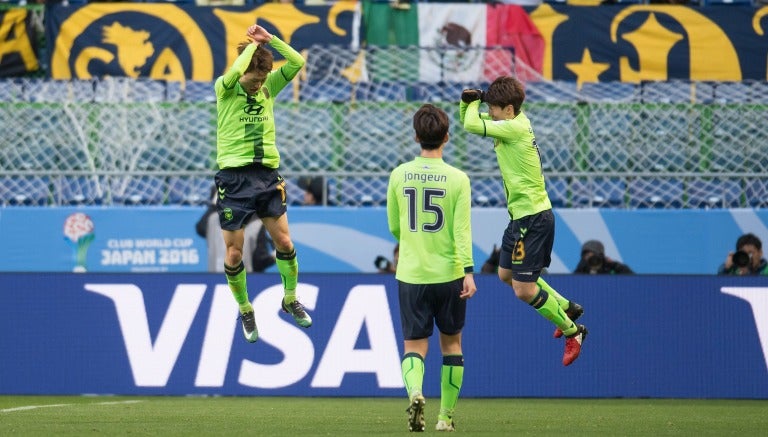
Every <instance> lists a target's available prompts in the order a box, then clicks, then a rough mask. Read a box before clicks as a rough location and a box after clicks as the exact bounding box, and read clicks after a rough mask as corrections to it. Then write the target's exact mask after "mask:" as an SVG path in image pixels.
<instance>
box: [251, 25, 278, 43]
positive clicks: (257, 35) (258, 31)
mask: <svg viewBox="0 0 768 437" xmlns="http://www.w3.org/2000/svg"><path fill="white" fill-rule="evenodd" d="M246 35H247V36H248V38H250V39H252V40H253V41H254V42H256V43H259V44H267V43H269V42H270V41H271V40H272V34H271V33H269V32H267V30H266V29H264V28H263V27H261V26H259V25H258V24H253V25H251V26H250V27H248V31H247V32H246Z"/></svg>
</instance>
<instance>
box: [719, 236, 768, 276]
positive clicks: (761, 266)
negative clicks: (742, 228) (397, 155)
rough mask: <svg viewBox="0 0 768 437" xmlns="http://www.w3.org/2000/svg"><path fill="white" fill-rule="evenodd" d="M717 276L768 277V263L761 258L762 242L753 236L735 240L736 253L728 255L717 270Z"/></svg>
mask: <svg viewBox="0 0 768 437" xmlns="http://www.w3.org/2000/svg"><path fill="white" fill-rule="evenodd" d="M717 274H718V275H737V276H743V275H768V261H766V259H765V258H763V242H762V241H760V239H759V238H757V236H756V235H755V234H752V233H749V234H744V235H742V236H741V237H739V239H738V240H736V252H730V253H728V256H727V257H726V258H725V262H724V263H723V264H722V265H720V268H718V269H717Z"/></svg>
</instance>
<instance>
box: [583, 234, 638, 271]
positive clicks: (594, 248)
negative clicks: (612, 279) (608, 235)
mask: <svg viewBox="0 0 768 437" xmlns="http://www.w3.org/2000/svg"><path fill="white" fill-rule="evenodd" d="M573 273H577V274H590V275H631V274H633V273H634V272H633V271H632V269H630V268H629V266H628V265H626V264H622V263H620V262H618V261H614V260H612V259H611V258H609V257H607V256H605V247H604V246H603V243H601V242H600V241H598V240H589V241H587V242H586V243H584V245H583V246H581V260H579V264H578V265H577V266H576V269H575V270H574V271H573Z"/></svg>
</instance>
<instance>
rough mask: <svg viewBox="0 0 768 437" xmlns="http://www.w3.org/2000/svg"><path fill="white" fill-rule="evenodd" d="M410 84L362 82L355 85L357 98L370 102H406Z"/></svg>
mask: <svg viewBox="0 0 768 437" xmlns="http://www.w3.org/2000/svg"><path fill="white" fill-rule="evenodd" d="M407 94H408V85H407V84H404V83H397V82H360V83H358V84H357V86H356V87H355V98H356V99H357V100H359V101H370V102H405V101H406V100H408V99H407Z"/></svg>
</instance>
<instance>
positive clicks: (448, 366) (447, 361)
mask: <svg viewBox="0 0 768 437" xmlns="http://www.w3.org/2000/svg"><path fill="white" fill-rule="evenodd" d="M462 382H464V356H463V355H445V356H443V367H442V368H441V371H440V414H438V416H437V420H445V421H446V422H447V421H449V420H450V419H452V418H453V412H454V410H455V409H456V402H458V400H459V392H460V391H461V384H462Z"/></svg>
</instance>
